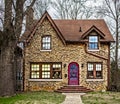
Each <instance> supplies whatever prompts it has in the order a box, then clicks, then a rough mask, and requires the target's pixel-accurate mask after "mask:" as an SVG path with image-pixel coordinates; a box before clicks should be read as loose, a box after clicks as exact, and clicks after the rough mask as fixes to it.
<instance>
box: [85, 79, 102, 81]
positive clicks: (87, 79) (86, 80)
mask: <svg viewBox="0 0 120 104" xmlns="http://www.w3.org/2000/svg"><path fill="white" fill-rule="evenodd" d="M86 81H88V82H92V81H93V82H95V81H98V82H102V81H104V79H86Z"/></svg>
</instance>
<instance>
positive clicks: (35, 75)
mask: <svg viewBox="0 0 120 104" xmlns="http://www.w3.org/2000/svg"><path fill="white" fill-rule="evenodd" d="M31 78H39V72H31Z"/></svg>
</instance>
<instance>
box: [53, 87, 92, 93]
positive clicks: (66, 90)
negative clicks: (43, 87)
mask: <svg viewBox="0 0 120 104" xmlns="http://www.w3.org/2000/svg"><path fill="white" fill-rule="evenodd" d="M91 91H92V90H90V89H88V88H86V87H84V86H71V85H70V86H63V87H61V88H59V89H57V90H56V91H55V92H62V93H83V92H85V93H86V92H91Z"/></svg>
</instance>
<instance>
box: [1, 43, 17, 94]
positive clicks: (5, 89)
mask: <svg viewBox="0 0 120 104" xmlns="http://www.w3.org/2000/svg"><path fill="white" fill-rule="evenodd" d="M14 45H15V42H9V43H8V45H7V46H4V47H3V46H2V47H1V55H0V96H11V95H14V94H15V83H14V82H15V70H14V65H13V63H14Z"/></svg>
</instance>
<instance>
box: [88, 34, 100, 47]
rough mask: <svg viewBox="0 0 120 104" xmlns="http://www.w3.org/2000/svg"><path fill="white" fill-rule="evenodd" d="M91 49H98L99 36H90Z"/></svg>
mask: <svg viewBox="0 0 120 104" xmlns="http://www.w3.org/2000/svg"><path fill="white" fill-rule="evenodd" d="M88 48H89V49H98V36H89V45H88Z"/></svg>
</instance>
